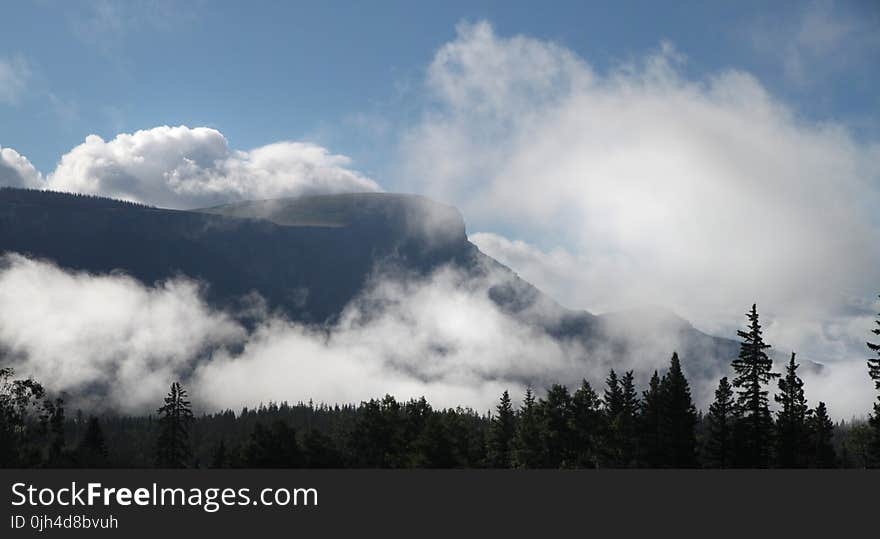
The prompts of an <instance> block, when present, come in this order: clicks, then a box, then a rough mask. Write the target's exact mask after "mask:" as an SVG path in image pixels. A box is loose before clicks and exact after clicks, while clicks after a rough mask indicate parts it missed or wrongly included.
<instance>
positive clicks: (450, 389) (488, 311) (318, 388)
mask: <svg viewBox="0 0 880 539" xmlns="http://www.w3.org/2000/svg"><path fill="white" fill-rule="evenodd" d="M509 279H511V276H510V274H506V273H504V272H500V271H491V270H488V269H487V271H486V272H485V275H484V276H483V277H482V278H474V275H473V274H472V273H463V272H462V271H461V270H459V269H456V268H453V267H449V266H447V267H443V268H441V269H439V270H437V271H435V272H434V273H433V274H431V275H428V276H421V277H419V276H413V275H408V274H405V273H401V272H400V271H397V270H394V269H389V268H384V267H381V266H380V267H377V269H376V272H375V273H374V275H373V277H372V279H371V281H370V283H369V284H368V286H367V287H366V288H365V290H364V292H363V293H362V294H360V295H359V296H358V297H356V298H355V299H354V300H353V301H352V302H351V303H350V304H349V305H348V306H347V307H346V308H345V309H344V311H343V313H342V314H341V316H340V317H339V319H338V320H337V321H336V322H334V323H333V324H330V325H321V326H315V325H304V324H300V323H297V322H293V321H290V320H289V319H287V318H285V317H284V316H283V315H282V314H280V313H277V312H272V311H271V310H269V309H268V308H267V307H266V304H265V302H263V301H261V299H260V298H259V297H248V298H243V299H244V301H243V302H241V303H240V304H241V305H244V306H245V307H243V308H241V309H240V310H239V311H238V312H228V311H224V310H220V309H216V308H212V307H211V306H209V305H208V303H207V302H206V300H205V299H204V288H203V285H201V284H199V283H198V282H195V281H193V280H191V279H188V278H185V277H179V278H176V279H172V280H168V281H164V282H159V283H155V284H154V285H150V286H148V285H144V284H142V283H140V282H138V281H136V280H134V279H132V278H131V277H128V276H126V275H124V274H121V273H111V274H102V275H95V274H88V273H83V272H75V271H69V270H65V269H62V268H59V267H57V266H55V265H54V264H52V263H50V262H47V261H40V260H34V259H30V258H27V257H24V256H21V255H15V254H11V255H6V256H4V257H3V258H2V263H0V346H2V350H3V351H4V355H5V356H6V357H5V361H4V363H5V364H10V365H11V366H13V367H14V368H15V369H16V371H17V373H18V374H19V375H22V376H33V377H34V378H36V379H37V380H38V381H40V382H42V383H43V384H44V385H45V386H46V387H47V389H49V390H50V391H51V392H53V393H55V394H61V395H64V396H65V397H66V399H67V400H68V403H69V406H71V407H74V408H83V409H89V410H99V411H117V412H123V413H150V411H151V410H153V409H154V408H155V407H157V406H158V403H160V402H161V398H162V396H163V394H164V392H165V391H166V390H167V386H168V385H169V384H170V383H171V382H172V381H177V380H179V381H182V382H183V383H184V384H185V385H186V386H187V387H188V388H189V389H190V392H191V396H192V399H193V401H194V404H195V406H196V407H197V409H198V410H201V411H218V410H222V409H227V408H231V409H240V408H241V407H253V406H256V405H259V404H260V403H268V402H282V401H289V402H298V401H304V402H305V401H308V400H310V399H311V400H313V401H315V402H318V403H320V402H323V403H328V404H335V403H357V402H360V401H362V400H367V399H370V398H373V397H380V396H382V395H385V394H386V393H387V394H392V395H395V396H396V397H398V398H401V399H407V398H414V397H419V396H425V397H426V398H428V399H429V401H430V402H432V404H434V405H435V406H439V407H454V406H470V407H473V408H475V409H477V410H480V411H487V410H489V409H491V408H492V407H493V406H494V404H495V403H496V400H497V398H498V396H499V395H500V394H501V392H502V391H504V390H509V391H510V392H511V394H512V395H514V397H515V399H516V400H517V401H518V400H519V399H520V398H521V396H522V394H523V392H524V391H525V388H526V387H527V386H528V385H533V386H534V387H535V388H536V389H537V390H538V392H539V393H540V392H542V391H543V389H545V388H546V387H547V386H549V384H551V383H555V382H560V383H564V384H566V385H568V386H569V387H574V386H576V385H578V384H579V383H580V380H581V379H584V378H585V379H587V380H588V381H590V382H591V383H592V384H593V385H594V387H596V388H597V389H600V388H601V386H602V383H603V381H604V378H605V376H606V375H607V370H608V369H609V368H612V367H613V368H615V369H616V370H617V371H618V372H622V371H624V370H628V369H634V370H635V371H636V373H637V381H639V383H640V385H642V386H643V387H644V385H645V384H646V383H647V378H648V376H649V375H650V373H651V372H652V371H653V369H659V370H660V371H661V373H662V370H663V369H664V368H665V366H666V365H667V364H668V360H669V356H670V355H671V352H672V351H673V350H674V349H676V348H679V347H681V346H682V343H680V342H677V341H676V338H675V333H674V332H670V331H669V326H668V324H669V323H670V322H669V319H667V318H659V319H652V318H646V317H644V316H643V317H638V316H625V317H621V318H619V319H617V320H616V321H612V322H611V323H610V325H609V327H610V328H611V329H610V330H609V331H611V332H617V335H613V336H615V337H617V338H620V339H626V338H627V335H629V334H630V333H629V332H631V331H635V330H636V327H638V328H639V329H638V331H641V332H642V333H643V335H642V339H641V340H639V342H638V343H635V342H633V343H631V345H630V349H629V350H628V352H629V353H628V354H626V355H625V356H624V357H621V356H620V354H619V353H617V354H615V353H614V352H613V351H612V350H603V349H601V348H599V349H591V350H585V349H584V347H583V346H581V345H580V344H579V343H578V342H576V341H564V340H558V339H554V338H552V337H550V336H548V335H547V334H546V333H545V332H543V331H542V330H540V329H539V328H538V327H537V326H536V325H533V324H530V323H529V322H528V317H526V318H525V319H523V318H515V317H513V316H511V315H510V314H508V313H506V312H505V311H504V310H503V309H501V308H500V307H499V306H498V305H497V304H496V303H495V302H493V301H492V300H491V298H490V295H489V290H490V288H491V287H492V286H493V285H498V284H504V283H505V282H508V281H509ZM531 308H532V309H533V312H531V313H529V315H530V316H531V317H533V318H539V317H542V316H549V315H550V314H549V313H550V310H549V309H547V312H544V311H545V309H544V308H542V306H541V305H540V304H537V305H534V306H532V307H531ZM651 320H654V321H653V322H652V321H651ZM691 359H693V358H688V357H683V358H682V360H683V362H684V364H685V365H686V367H687V366H688V365H689V364H693V363H692V362H691V361H690V360H691ZM715 368H716V370H713V371H712V372H711V373H708V375H707V373H697V372H695V373H692V374H691V383H692V391H693V393H694V397H695V400H696V402H697V404H698V406H700V407H701V408H705V407H706V406H707V405H708V402H709V400H710V399H711V395H712V391H713V390H714V385H715V383H717V376H720V375H722V374H724V373H725V369H726V368H727V366H726V365H724V364H718V365H717V366H716V367H715ZM709 375H711V376H709ZM805 379H806V380H807V386H806V390H807V396H808V398H809V399H810V401H811V402H812V403H813V404H815V402H816V399H819V398H821V399H823V400H826V401H827V402H828V403H829V406H830V409H831V412H832V413H833V414H834V415H835V417H838V418H850V417H863V416H864V415H865V414H866V412H867V410H868V408H869V405H870V403H871V400H872V398H873V395H872V393H873V392H872V389H873V388H872V385H871V383H870V380H869V379H868V377H867V373H866V371H865V369H864V368H862V369H855V368H839V367H837V366H834V367H832V368H830V369H826V370H825V371H824V372H823V373H822V374H809V375H805ZM841 388H847V389H846V391H841V390H840V389H841Z"/></svg>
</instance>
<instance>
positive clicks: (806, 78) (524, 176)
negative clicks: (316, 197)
mask: <svg viewBox="0 0 880 539" xmlns="http://www.w3.org/2000/svg"><path fill="white" fill-rule="evenodd" d="M669 4H671V3H667V2H655V1H644V2H636V1H629V2H625V1H623V2H622V1H614V2H582V1H581V2H562V1H554V2H549V3H548V2H542V3H539V2H513V1H505V2H477V1H469V2H455V1H444V2H433V3H428V2H392V1H376V2H346V3H343V2H186V3H184V2H179V3H178V2H162V1H155V2H148V1H137V2H135V1H131V2H86V1H72V2H64V3H62V2H50V1H37V2H31V3H25V2H16V3H11V4H9V5H7V6H4V7H3V12H2V13H3V16H2V18H0V183H3V182H6V183H8V184H12V185H27V186H36V187H50V188H55V189H65V190H74V191H83V192H90V193H97V194H105V195H109V196H115V197H120V198H130V199H136V200H141V201H144V202H149V203H153V204H157V205H161V206H167V207H177V208H187V207H189V208H192V207H198V206H207V205H210V204H216V203H221V202H223V201H225V200H234V199H242V198H271V197H275V196H295V195H298V194H303V193H312V192H319V191H325V192H326V191H329V192H340V191H346V190H349V191H350V190H365V189H376V188H380V187H381V188H383V189H386V190H391V191H408V192H416V193H422V194H426V195H429V196H432V197H434V198H436V199H438V200H441V201H444V202H448V203H451V204H454V205H456V206H457V207H459V208H461V210H462V211H463V213H464V215H465V218H466V220H467V224H468V231H469V233H470V234H471V235H472V236H471V239H472V241H474V242H475V243H476V244H477V245H478V246H479V247H480V248H481V249H482V250H484V251H485V252H487V253H488V254H490V255H492V256H494V257H495V258H497V259H499V260H501V261H502V262H504V263H506V264H508V265H509V266H511V267H512V268H513V269H515V270H516V271H518V272H519V273H520V274H521V275H523V276H524V277H525V278H527V279H528V280H530V281H531V282H533V283H535V284H537V285H538V286H539V287H540V288H542V289H543V290H545V291H547V292H549V293H550V294H551V295H552V296H553V297H555V298H557V299H558V300H560V301H561V302H562V303H563V304H565V305H566V306H568V307H572V308H584V309H589V310H591V311H594V312H605V311H610V310H616V309H621V308H625V307H627V306H633V305H638V304H644V303H651V304H657V305H663V306H666V307H669V308H671V309H673V310H674V311H676V312H677V313H679V314H681V315H682V316H684V317H686V318H688V319H689V320H694V321H697V323H698V324H699V327H700V328H701V329H705V330H707V331H712V332H715V333H717V334H724V335H732V334H733V329H734V328H736V327H738V326H739V325H740V324H741V318H742V311H743V310H744V309H745V308H746V307H747V306H748V305H751V303H752V302H753V301H755V300H757V301H758V302H759V303H760V304H762V305H766V306H767V307H766V308H765V310H764V312H765V313H766V315H767V320H768V323H767V328H768V334H769V335H770V336H771V338H772V339H774V340H775V341H776V342H779V343H781V344H783V345H784V346H786V347H789V346H790V347H792V348H794V349H797V350H803V351H804V352H805V355H806V357H808V358H810V357H813V358H825V359H853V360H855V359H858V360H859V361H862V359H861V358H862V357H863V355H864V353H865V351H864V339H865V336H866V335H867V330H868V329H869V328H870V327H871V324H872V320H873V317H874V313H876V312H877V309H880V305H877V304H876V302H875V301H874V298H875V297H876V292H877V287H878V284H877V283H880V272H878V271H880V270H878V269H877V268H880V245H878V242H876V238H877V237H880V220H878V218H877V212H876V208H878V207H880V167H878V166H877V163H878V160H880V91H878V89H880V84H878V79H880V69H878V67H880V7H878V6H880V5H878V4H877V2H876V1H871V0H865V1H858V0H851V1H812V2H760V1H755V2H750V1H739V2H698V1H682V2H676V3H674V4H675V5H674V6H670V5H669ZM161 126H171V127H174V126H188V127H187V128H176V129H166V128H164V127H161ZM202 127H204V128H209V129H196V128H202ZM140 130H142V131H140ZM138 131H140V133H139V134H136V132H138ZM89 135H98V136H99V137H101V138H100V139H98V138H95V137H91V138H88V139H87V137H88V136H89ZM31 164H32V165H33V166H31ZM4 167H5V168H4ZM4 175H5V176H4ZM807 290H808V291H809V293H805V291H807Z"/></svg>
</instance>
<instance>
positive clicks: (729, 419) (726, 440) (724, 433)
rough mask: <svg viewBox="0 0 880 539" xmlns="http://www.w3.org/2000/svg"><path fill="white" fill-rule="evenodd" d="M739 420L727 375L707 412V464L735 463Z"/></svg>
mask: <svg viewBox="0 0 880 539" xmlns="http://www.w3.org/2000/svg"><path fill="white" fill-rule="evenodd" d="M738 421H739V417H738V415H737V409H736V402H735V400H734V394H733V388H732V387H731V385H730V383H729V382H728V381H727V377H726V376H725V377H724V378H722V379H721V381H720V382H718V388H717V389H716V390H715V401H714V402H712V404H711V405H709V413H708V414H706V423H707V430H708V432H707V434H706V446H705V454H706V464H707V465H708V466H711V467H714V468H729V467H730V466H732V465H733V463H734V439H733V436H734V427H735V425H736V423H737V422H738Z"/></svg>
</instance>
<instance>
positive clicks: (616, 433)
mask: <svg viewBox="0 0 880 539" xmlns="http://www.w3.org/2000/svg"><path fill="white" fill-rule="evenodd" d="M603 404H604V411H605V428H606V432H605V444H604V445H605V451H606V453H607V464H608V465H609V466H613V467H620V466H623V465H624V459H623V445H624V443H623V440H622V430H623V429H622V428H621V427H622V424H623V423H624V422H625V419H623V417H622V416H623V415H624V395H623V388H622V387H621V385H620V378H619V377H618V376H617V373H616V372H615V371H614V369H611V371H610V372H609V373H608V378H606V379H605V396H604V399H603Z"/></svg>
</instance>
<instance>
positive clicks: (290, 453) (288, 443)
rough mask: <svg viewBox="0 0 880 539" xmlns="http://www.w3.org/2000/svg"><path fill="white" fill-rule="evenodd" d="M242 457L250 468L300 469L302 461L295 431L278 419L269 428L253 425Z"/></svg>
mask: <svg viewBox="0 0 880 539" xmlns="http://www.w3.org/2000/svg"><path fill="white" fill-rule="evenodd" d="M244 457H245V463H246V464H247V465H248V466H249V467H252V468H300V467H302V465H303V461H304V458H303V454H302V450H301V449H300V446H299V442H297V439H296V429H294V428H293V427H291V426H289V425H288V424H287V423H285V422H284V421H282V420H280V419H279V420H277V421H275V422H273V423H272V425H271V426H270V427H269V428H266V427H264V426H263V425H262V424H261V423H257V424H256V425H254V430H253V432H252V433H251V438H250V440H249V443H248V445H247V447H246V448H245V453H244Z"/></svg>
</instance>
